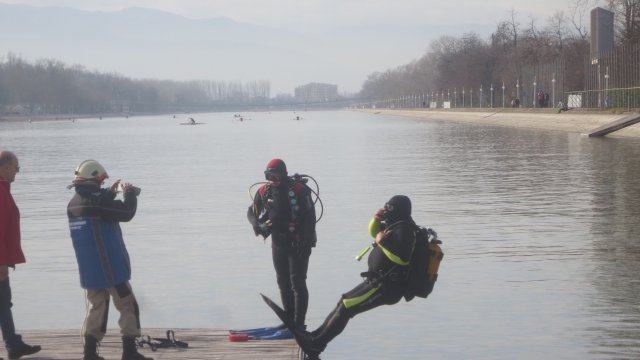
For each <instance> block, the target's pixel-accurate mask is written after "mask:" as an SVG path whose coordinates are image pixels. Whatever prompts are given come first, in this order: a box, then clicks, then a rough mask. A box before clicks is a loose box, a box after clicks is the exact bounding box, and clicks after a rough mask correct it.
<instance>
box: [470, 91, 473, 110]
mask: <svg viewBox="0 0 640 360" xmlns="http://www.w3.org/2000/svg"><path fill="white" fill-rule="evenodd" d="M469 97H470V98H471V107H473V88H471V89H469Z"/></svg>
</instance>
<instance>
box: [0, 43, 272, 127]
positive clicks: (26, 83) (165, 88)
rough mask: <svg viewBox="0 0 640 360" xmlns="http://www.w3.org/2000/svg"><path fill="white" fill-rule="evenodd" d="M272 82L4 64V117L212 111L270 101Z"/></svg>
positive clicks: (14, 60)
mask: <svg viewBox="0 0 640 360" xmlns="http://www.w3.org/2000/svg"><path fill="white" fill-rule="evenodd" d="M270 91H271V88H270V83H269V81H266V80H261V81H250V82H247V83H244V84H243V83H239V82H224V81H200V80H199V81H167V80H134V79H130V78H127V77H124V76H122V75H118V74H110V73H99V72H95V71H94V72H91V71H88V70H87V69H85V68H84V67H82V66H80V65H73V66H68V65H66V64H64V63H62V62H60V61H57V60H52V59H42V60H37V61H36V62H35V63H30V62H28V61H26V60H24V59H23V58H21V57H20V56H17V55H15V54H11V53H9V54H7V56H6V58H5V59H3V60H1V61H0V113H4V114H20V115H23V114H30V115H36V114H49V115H51V114H99V113H124V114H127V113H161V112H165V113H167V112H182V111H207V110H212V111H213V110H217V109H220V108H229V107H234V108H238V107H242V106H258V105H266V104H268V103H269V98H270Z"/></svg>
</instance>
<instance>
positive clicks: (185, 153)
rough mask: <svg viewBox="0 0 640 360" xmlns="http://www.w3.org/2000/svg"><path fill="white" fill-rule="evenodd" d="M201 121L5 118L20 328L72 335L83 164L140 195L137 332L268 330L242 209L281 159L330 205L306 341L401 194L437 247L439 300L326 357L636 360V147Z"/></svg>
mask: <svg viewBox="0 0 640 360" xmlns="http://www.w3.org/2000/svg"><path fill="white" fill-rule="evenodd" d="M191 116H193V117H194V118H196V120H197V121H199V122H204V123H206V124H203V125H200V126H180V125H179V123H180V122H184V121H186V119H187V117H186V116H185V115H179V116H176V117H173V116H155V117H131V118H128V119H125V118H114V119H103V120H99V119H81V120H77V121H75V122H72V121H68V120H58V121H46V122H33V123H16V122H13V123H0V147H2V148H6V149H11V150H13V151H14V152H15V153H16V154H17V155H18V156H19V158H20V166H21V172H20V173H19V174H18V176H17V179H16V182H15V183H14V184H13V187H12V192H13V194H14V197H15V199H16V201H17V203H18V206H19V207H20V210H21V214H22V228H23V229H22V238H23V239H22V242H23V249H24V251H25V254H26V256H27V264H25V265H20V266H18V267H17V270H16V271H15V272H12V273H11V281H12V287H13V292H14V316H15V319H16V325H17V327H18V329H74V328H77V329H78V332H80V328H81V325H82V321H83V318H84V313H85V310H86V304H85V301H84V294H83V291H82V290H81V289H80V286H79V281H78V274H77V265H76V262H75V257H74V253H73V249H72V246H71V241H70V238H69V231H68V225H67V218H66V205H67V203H68V201H69V199H70V198H71V196H72V190H67V188H66V186H67V185H68V184H69V183H70V181H71V179H72V177H73V170H74V169H75V167H76V166H77V165H78V164H79V163H80V162H81V161H82V160H85V159H89V158H93V159H96V160H99V161H100V162H101V163H102V164H103V165H104V166H105V167H106V168H107V170H108V172H109V174H110V175H111V177H112V179H117V178H122V179H123V180H128V181H130V182H132V183H133V184H134V185H137V186H139V187H141V188H142V194H141V195H140V199H139V207H138V213H137V215H136V217H135V218H134V220H133V221H132V222H130V223H125V224H123V225H122V227H123V232H124V236H125V242H126V243H127V246H128V249H129V252H130V255H131V258H132V265H133V279H132V285H133V287H134V291H135V293H136V296H137V298H138V301H139V303H140V306H141V313H142V325H143V327H147V328H152V327H153V328H167V329H168V328H171V329H179V328H198V327H202V328H242V327H254V326H265V325H274V324H277V323H278V321H276V318H275V316H274V315H273V314H272V313H271V312H270V310H269V309H268V308H267V307H266V306H265V305H264V304H263V303H262V301H261V299H260V297H259V293H265V294H267V295H269V296H271V297H272V298H274V299H278V291H277V287H276V284H275V276H274V271H273V268H272V265H271V255H270V249H269V241H268V240H267V242H266V243H265V242H263V241H262V240H261V238H260V239H259V238H256V237H254V236H253V231H252V230H251V227H250V226H249V224H248V222H247V220H246V217H245V214H246V209H247V207H248V206H249V204H250V198H249V196H248V193H247V189H248V187H249V186H250V185H252V184H253V183H255V182H259V181H261V180H262V175H263V174H262V172H263V170H264V166H265V164H266V163H267V162H268V161H269V160H270V159H271V158H273V157H281V158H283V159H284V160H285V161H286V162H287V165H288V168H289V172H290V173H294V172H300V173H304V174H309V175H311V176H313V177H314V178H315V179H316V180H317V182H318V183H319V185H320V197H321V200H322V203H323V205H324V213H323V216H322V219H321V221H320V223H319V224H318V238H319V240H318V246H317V248H315V249H314V252H313V254H312V258H311V263H310V268H309V274H308V285H309V290H310V295H311V300H310V305H309V313H308V321H307V322H308V324H309V326H310V327H311V328H315V326H318V325H319V324H320V323H321V322H322V321H323V319H324V317H325V315H326V314H327V313H328V312H329V310H331V309H332V308H333V307H334V305H335V304H336V302H337V301H338V299H339V296H340V294H342V293H343V292H346V291H348V290H350V289H351V288H352V287H354V286H355V285H356V284H358V283H359V281H360V277H359V273H360V272H361V271H364V269H365V266H366V264H365V262H364V261H363V262H357V261H355V260H354V256H355V255H356V254H357V253H359V252H360V251H361V250H362V249H363V248H364V247H366V246H367V244H368V243H369V242H370V239H369V238H368V235H367V225H368V221H369V219H370V217H371V215H372V214H373V212H374V210H375V209H376V208H378V207H380V206H382V205H383V204H384V203H385V201H386V200H387V199H388V198H390V197H391V196H392V195H395V194H406V195H408V196H410V197H411V199H412V200H413V209H414V219H415V220H416V221H417V222H418V223H420V224H423V225H428V226H431V227H433V228H434V229H435V230H437V231H438V233H439V235H440V237H441V238H442V240H443V241H444V244H443V251H444V252H445V258H444V261H443V263H442V264H441V267H440V278H439V280H438V283H437V284H436V287H435V290H434V292H433V294H431V295H430V296H429V298H428V299H426V300H423V299H416V300H413V301H411V302H409V303H406V302H404V301H402V302H401V303H399V304H397V305H394V306H385V307H380V308H377V309H374V310H372V311H369V312H367V313H364V314H361V315H359V316H357V317H355V318H354V319H353V320H352V321H351V322H350V323H349V325H348V327H347V329H346V330H345V332H344V333H343V334H342V335H340V336H339V337H338V338H336V339H335V340H334V341H333V342H332V343H330V344H329V346H328V348H327V350H326V351H325V354H324V358H326V359H344V360H346V359H392V358H393V359H426V358H431V359H614V358H615V359H637V358H640V301H639V300H638V299H639V298H640V280H639V277H638V274H639V273H640V222H639V221H638V219H639V217H640V180H639V179H640V160H639V159H640V141H638V140H634V139H609V138H602V139H591V138H588V137H584V136H581V135H577V134H567V133H563V132H552V131H538V130H519V129H511V128H501V127H488V126H476V125H470V124H458V123H447V122H437V121H424V120H417V119H405V118H400V117H388V116H382V115H372V114H363V113H357V112H347V111H337V112H298V113H293V112H272V113H267V112H265V113H257V112H256V113H250V114H243V120H244V121H239V119H238V118H236V117H234V114H230V113H214V114H197V115H191ZM296 116H300V120H299V121H296V120H294V119H295V118H296ZM254 190H255V188H254ZM319 212H320V208H319V207H318V213H319ZM116 315H117V313H116V311H115V309H112V313H111V319H110V328H113V329H114V330H111V331H116V330H115V328H117V323H116V318H117V316H116ZM152 335H157V336H161V334H152ZM177 335H178V337H179V331H177ZM33 341H34V342H37V340H36V339H34V340H33Z"/></svg>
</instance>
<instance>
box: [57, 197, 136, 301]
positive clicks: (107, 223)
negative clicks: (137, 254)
mask: <svg viewBox="0 0 640 360" xmlns="http://www.w3.org/2000/svg"><path fill="white" fill-rule="evenodd" d="M77 191H78V193H76V195H75V197H74V198H73V199H72V200H71V202H70V203H69V208H68V215H69V230H70V232H71V239H72V241H73V248H74V250H75V253H76V260H77V262H78V268H79V272H80V285H81V286H82V287H83V288H85V289H102V288H109V287H113V286H115V285H117V284H121V283H123V282H126V281H129V280H130V279H131V264H130V260H129V253H128V252H127V248H126V247H125V244H124V240H123V238H122V230H121V229H120V224H119V222H118V221H113V220H110V219H103V218H102V217H100V216H98V214H99V212H100V211H99V208H100V206H101V201H104V198H103V197H104V196H110V195H109V194H108V193H107V192H106V191H105V190H104V189H102V190H94V191H93V192H92V193H89V192H87V191H84V190H80V189H79V190H77ZM112 201H116V200H112ZM75 215H78V216H75Z"/></svg>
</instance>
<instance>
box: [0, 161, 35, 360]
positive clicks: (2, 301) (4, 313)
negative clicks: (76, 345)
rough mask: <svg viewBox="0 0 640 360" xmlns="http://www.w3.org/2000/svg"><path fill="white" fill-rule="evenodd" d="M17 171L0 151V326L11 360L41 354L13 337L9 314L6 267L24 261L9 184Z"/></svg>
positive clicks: (14, 331)
mask: <svg viewBox="0 0 640 360" xmlns="http://www.w3.org/2000/svg"><path fill="white" fill-rule="evenodd" d="M19 171H20V165H19V163H18V157H17V156H16V155H15V154H14V153H12V152H11V151H6V150H0V327H1V328H2V338H3V339H4V344H5V347H6V348H7V353H8V354H9V359H11V360H14V359H19V358H20V357H22V356H24V355H31V354H35V353H37V352H38V351H40V346H37V345H36V346H31V345H27V344H25V343H24V342H23V341H22V337H21V336H20V335H18V334H16V329H15V326H14V323H13V313H12V312H11V307H12V306H13V304H12V303H11V286H10V285H9V268H10V267H11V268H15V266H16V264H22V263H24V262H25V258H24V254H23V253H22V248H21V247H20V211H19V210H18V207H17V206H16V203H15V201H14V200H13V196H11V183H12V182H13V181H14V180H15V179H16V174H17V173H18V172H19ZM0 360H2V359H1V358H0Z"/></svg>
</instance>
